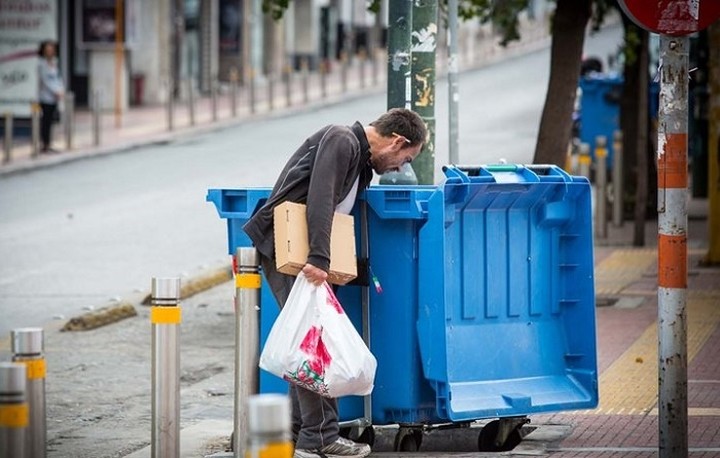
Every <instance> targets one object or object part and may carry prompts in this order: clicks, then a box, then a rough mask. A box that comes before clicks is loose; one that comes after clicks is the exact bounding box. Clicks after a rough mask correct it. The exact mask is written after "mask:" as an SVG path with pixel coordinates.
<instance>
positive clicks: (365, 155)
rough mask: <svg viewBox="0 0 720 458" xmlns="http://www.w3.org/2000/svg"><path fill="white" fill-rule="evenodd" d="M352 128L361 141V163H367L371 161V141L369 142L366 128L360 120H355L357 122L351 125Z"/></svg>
mask: <svg viewBox="0 0 720 458" xmlns="http://www.w3.org/2000/svg"><path fill="white" fill-rule="evenodd" d="M350 129H351V130H352V132H353V133H354V134H355V136H356V137H357V139H358V142H360V161H361V162H360V163H361V164H366V163H368V162H369V161H370V142H368V139H367V135H365V128H364V127H363V125H362V124H360V122H359V121H355V124H353V125H352V126H350Z"/></svg>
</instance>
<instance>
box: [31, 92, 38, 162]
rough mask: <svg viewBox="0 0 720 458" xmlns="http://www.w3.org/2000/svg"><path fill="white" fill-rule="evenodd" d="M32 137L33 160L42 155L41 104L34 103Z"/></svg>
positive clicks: (32, 106) (32, 108)
mask: <svg viewBox="0 0 720 458" xmlns="http://www.w3.org/2000/svg"><path fill="white" fill-rule="evenodd" d="M30 110H31V114H30V116H31V121H30V122H31V135H32V152H31V153H30V154H31V156H32V157H33V158H35V157H37V156H38V154H40V104H38V103H33V104H32V105H31V108H30Z"/></svg>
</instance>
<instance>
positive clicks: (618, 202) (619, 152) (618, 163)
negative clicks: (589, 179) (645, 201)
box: [612, 130, 625, 227]
mask: <svg viewBox="0 0 720 458" xmlns="http://www.w3.org/2000/svg"><path fill="white" fill-rule="evenodd" d="M612 182H613V207H612V221H613V226H615V227H620V226H622V225H623V194H624V192H625V190H624V188H625V187H624V186H623V136H622V131H619V130H616V131H615V133H614V134H613V169H612Z"/></svg>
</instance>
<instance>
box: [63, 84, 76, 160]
mask: <svg viewBox="0 0 720 458" xmlns="http://www.w3.org/2000/svg"><path fill="white" fill-rule="evenodd" d="M63 127H64V129H65V149H66V150H68V151H69V150H71V149H72V147H73V136H74V134H75V94H73V93H72V92H67V93H65V111H64V112H63Z"/></svg>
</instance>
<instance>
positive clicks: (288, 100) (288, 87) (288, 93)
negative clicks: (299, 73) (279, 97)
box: [284, 65, 292, 108]
mask: <svg viewBox="0 0 720 458" xmlns="http://www.w3.org/2000/svg"><path fill="white" fill-rule="evenodd" d="M284 73H285V106H287V107H288V108H290V107H291V106H292V71H291V70H290V66H289V65H286V66H285V71H284Z"/></svg>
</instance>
